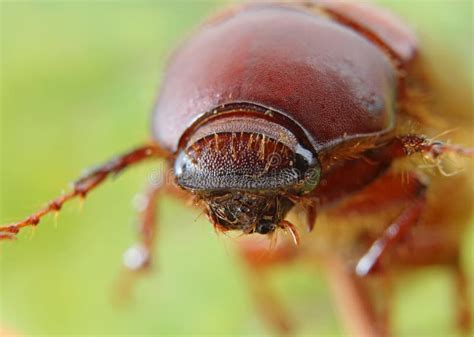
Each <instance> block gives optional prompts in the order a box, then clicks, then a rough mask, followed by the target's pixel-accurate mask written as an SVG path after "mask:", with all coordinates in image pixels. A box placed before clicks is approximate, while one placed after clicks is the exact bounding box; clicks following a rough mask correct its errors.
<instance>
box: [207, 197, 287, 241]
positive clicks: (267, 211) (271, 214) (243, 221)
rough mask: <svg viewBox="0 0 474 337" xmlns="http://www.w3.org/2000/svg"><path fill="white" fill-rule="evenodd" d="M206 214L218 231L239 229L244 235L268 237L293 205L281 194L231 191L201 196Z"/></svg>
mask: <svg viewBox="0 0 474 337" xmlns="http://www.w3.org/2000/svg"><path fill="white" fill-rule="evenodd" d="M202 200H203V201H204V202H205V203H206V206H207V214H208V217H209V219H210V221H211V222H212V223H213V225H214V227H215V228H216V229H218V230H219V231H227V230H240V231H242V232H243V233H244V234H252V233H259V234H270V233H272V232H274V231H275V229H277V228H278V227H279V226H278V224H279V223H280V222H281V221H282V219H283V218H284V216H285V215H286V213H287V212H288V211H289V210H290V208H291V207H292V206H293V203H292V202H291V201H289V200H288V199H287V198H285V197H283V196H280V195H259V194H255V193H251V192H245V191H232V192H226V193H223V194H219V195H208V196H203V197H202Z"/></svg>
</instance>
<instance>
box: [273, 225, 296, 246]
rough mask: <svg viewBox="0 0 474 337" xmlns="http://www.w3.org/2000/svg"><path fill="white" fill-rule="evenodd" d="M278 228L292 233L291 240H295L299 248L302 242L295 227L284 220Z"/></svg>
mask: <svg viewBox="0 0 474 337" xmlns="http://www.w3.org/2000/svg"><path fill="white" fill-rule="evenodd" d="M278 226H279V227H280V228H283V229H284V230H286V231H287V232H288V233H290V235H291V238H292V239H293V242H294V243H295V246H298V245H299V244H300V242H301V239H300V234H299V233H298V230H297V229H296V226H295V225H293V224H292V223H291V222H289V221H286V220H282V221H281V222H280V224H279V225H278Z"/></svg>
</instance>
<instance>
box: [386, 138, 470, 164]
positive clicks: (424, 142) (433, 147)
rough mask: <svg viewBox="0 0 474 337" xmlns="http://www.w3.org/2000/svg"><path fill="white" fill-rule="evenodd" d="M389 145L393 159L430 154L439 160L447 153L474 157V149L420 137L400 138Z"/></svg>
mask: <svg viewBox="0 0 474 337" xmlns="http://www.w3.org/2000/svg"><path fill="white" fill-rule="evenodd" d="M388 145H389V149H390V150H391V151H392V154H393V157H404V156H410V155H412V154H415V153H424V154H428V155H430V156H431V157H433V158H437V157H439V156H440V155H442V154H445V153H454V154H457V155H460V156H465V157H472V156H474V148H469V147H464V146H462V145H458V144H447V143H444V142H441V141H437V140H431V139H429V138H427V137H425V136H420V135H404V136H398V137H395V138H394V139H392V140H391V141H390V142H389V144H388Z"/></svg>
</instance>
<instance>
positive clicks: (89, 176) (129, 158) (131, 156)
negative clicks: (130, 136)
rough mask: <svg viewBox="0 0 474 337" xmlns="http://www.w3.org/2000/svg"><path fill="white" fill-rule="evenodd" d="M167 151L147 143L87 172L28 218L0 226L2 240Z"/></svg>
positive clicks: (163, 154) (37, 222) (10, 237)
mask: <svg viewBox="0 0 474 337" xmlns="http://www.w3.org/2000/svg"><path fill="white" fill-rule="evenodd" d="M165 156H166V153H165V152H164V151H163V150H162V149H161V148H159V147H158V146H157V145H155V144H150V145H145V146H142V147H139V148H136V149H134V150H132V151H130V152H127V153H125V154H123V155H121V156H118V157H116V158H114V159H112V160H110V161H108V162H106V163H104V164H102V165H100V166H98V167H96V168H94V169H92V170H91V171H89V172H87V173H86V174H85V175H84V176H82V177H81V178H79V179H78V180H76V181H75V182H74V184H73V188H72V190H71V191H70V192H68V193H66V194H64V195H62V196H60V197H58V198H56V199H54V200H52V201H50V202H49V203H48V205H47V206H45V207H44V208H42V209H40V210H39V211H37V212H36V213H33V214H32V215H30V216H29V217H28V218H26V219H24V220H22V221H19V222H16V223H12V224H9V225H4V226H0V240H5V239H14V238H15V236H16V234H18V233H19V232H20V231H21V229H22V228H25V227H28V226H37V225H38V224H39V222H40V220H41V218H42V217H44V216H45V215H47V214H49V213H52V212H59V211H60V210H61V208H62V206H63V205H64V204H65V203H66V202H68V201H69V200H72V199H74V198H85V197H86V195H87V194H88V193H89V192H91V191H92V190H93V189H95V188H96V187H97V186H99V185H100V184H101V183H103V182H104V181H105V179H106V178H107V177H109V176H110V175H117V174H119V173H120V172H122V171H123V170H124V169H125V168H127V167H129V166H131V165H134V164H137V163H139V162H142V161H144V160H146V159H149V158H163V157H165Z"/></svg>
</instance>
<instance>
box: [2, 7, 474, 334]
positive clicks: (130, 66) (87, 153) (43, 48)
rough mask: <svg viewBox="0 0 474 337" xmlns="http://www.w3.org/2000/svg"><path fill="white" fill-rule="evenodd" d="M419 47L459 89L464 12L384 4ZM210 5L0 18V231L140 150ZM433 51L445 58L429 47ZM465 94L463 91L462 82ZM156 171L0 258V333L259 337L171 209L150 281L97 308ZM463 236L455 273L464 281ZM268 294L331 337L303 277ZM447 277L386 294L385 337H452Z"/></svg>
mask: <svg viewBox="0 0 474 337" xmlns="http://www.w3.org/2000/svg"><path fill="white" fill-rule="evenodd" d="M383 3H384V4H386V5H387V6H388V7H390V8H393V10H394V11H396V12H398V13H400V14H401V15H402V16H404V17H405V18H406V20H407V21H409V22H412V23H414V25H415V26H417V27H418V28H419V30H420V31H421V37H422V40H423V41H424V42H426V43H428V44H433V45H436V44H437V45H439V46H443V48H446V49H449V50H451V51H452V53H453V54H456V55H457V56H458V62H460V63H461V64H462V66H463V67H465V69H467V70H468V71H467V73H468V74H469V76H470V77H471V80H472V56H473V49H472V48H473V45H472V41H473V25H472V11H473V7H472V2H470V1H465V2H462V1H452V2H434V1H419V2H416V1H415V2H414V1H406V2H404V1H403V2H400V1H383ZM224 4H225V3H224V2H217V1H175V2H172V1H169V2H166V1H153V2H152V1H2V2H1V53H0V57H1V68H0V71H1V83H0V84H1V158H0V160H1V182H0V184H1V185H0V188H1V195H0V197H1V203H0V205H1V217H0V223H5V222H10V221H13V220H16V219H19V218H22V217H24V216H25V215H27V214H29V213H30V212H31V211H33V210H36V209H37V208H38V207H41V206H42V205H43V203H44V202H45V201H47V200H49V199H50V198H52V197H54V196H56V195H57V194H58V193H59V192H60V191H61V190H62V189H64V188H65V187H67V182H69V181H71V180H73V179H74V178H75V177H77V175H79V174H80V172H81V170H82V169H83V168H86V167H89V166H91V165H93V164H96V163H99V162H102V161H103V160H104V159H107V158H109V157H110V156H111V155H112V154H115V153H119V152H122V151H124V150H126V149H129V148H131V147H133V146H135V145H137V144H139V143H142V142H143V141H144V140H146V139H148V138H149V136H150V134H149V129H150V127H149V120H150V111H151V108H152V105H153V102H154V100H155V97H156V94H157V90H158V87H159V82H160V78H161V76H162V73H163V69H164V65H165V61H166V59H167V57H168V55H169V54H170V51H171V50H172V48H173V47H174V46H176V45H177V43H178V42H179V41H180V40H182V39H183V38H184V37H185V36H187V34H188V33H189V32H190V31H192V29H193V27H195V26H196V25H198V24H199V23H200V22H202V21H203V19H204V18H205V17H206V16H207V15H208V14H209V13H211V12H213V11H215V10H216V8H218V7H220V6H222V5H224ZM444 46H445V47H444ZM471 83H472V82H471ZM154 167H155V166H154V165H153V164H146V165H142V166H140V167H137V168H134V169H133V170H130V171H129V172H127V173H126V174H124V175H123V176H122V177H120V179H118V180H116V181H114V182H109V183H107V184H105V185H104V186H102V187H101V188H100V189H99V190H97V191H96V192H94V193H92V194H91V195H90V197H89V198H88V199H87V201H86V203H85V205H84V210H83V211H82V212H80V211H79V203H78V202H73V203H71V204H69V205H68V206H67V207H65V208H64V210H63V212H62V213H61V215H60V218H59V226H58V228H55V226H54V222H53V220H52V217H48V218H47V219H46V220H45V221H43V222H42V223H41V226H40V227H39V228H38V229H37V230H36V233H35V235H34V236H33V237H32V236H31V231H30V230H25V231H24V233H22V234H21V235H20V238H19V240H17V241H16V242H6V243H3V242H2V243H1V245H0V263H1V264H0V268H1V270H0V282H1V283H0V326H4V327H5V328H8V329H10V330H12V331H16V332H19V333H22V334H23V335H33V334H35V335H45V336H46V335H47V336H52V335H66V334H69V335H70V334H75V335H82V334H86V335H90V336H99V335H106V334H109V335H110V334H124V335H130V336H132V335H133V336H135V335H140V334H159V335H167V334H169V335H175V334H176V335H178V334H183V335H192V334H203V335H211V334H218V335H243V334H248V335H262V334H268V333H269V330H268V329H267V328H266V327H265V326H264V325H263V324H262V323H261V322H260V321H259V319H258V317H257V316H256V314H255V311H254V310H253V307H252V305H251V299H250V297H249V294H248V292H247V291H246V284H245V279H244V277H243V276H242V274H241V273H240V271H241V270H240V269H241V267H240V266H239V264H238V261H237V259H236V258H235V256H234V254H233V252H232V249H230V247H231V245H230V244H229V243H228V242H226V239H225V238H221V237H217V236H216V235H215V234H214V231H213V229H212V228H211V226H210V225H209V224H208V222H207V221H206V219H205V218H204V217H199V218H198V219H197V220H196V217H197V216H198V213H197V212H196V211H193V210H191V209H187V208H185V206H183V205H182V204H181V203H180V202H178V201H175V200H172V199H171V198H165V199H164V200H163V201H162V202H160V204H159V206H158V209H159V211H160V223H161V224H162V225H161V227H160V231H159V247H158V248H157V250H156V253H157V268H156V270H155V272H154V273H153V274H152V275H151V277H149V278H147V279H145V280H143V281H142V282H140V283H139V284H138V286H137V289H136V291H135V294H134V301H132V303H130V304H129V305H128V306H126V307H118V306H116V305H114V304H113V303H112V300H111V298H112V292H113V287H112V285H113V284H114V282H115V280H116V276H117V274H118V271H119V270H120V264H121V257H122V253H123V251H124V250H125V249H126V248H127V247H128V246H129V245H130V244H132V243H133V242H134V240H135V231H134V229H133V223H134V220H135V216H134V210H133V208H132V205H131V199H132V197H133V196H134V195H135V193H136V192H137V191H139V190H140V189H141V188H142V187H143V186H144V185H145V182H146V181H147V177H149V175H150V172H152V171H153V168H154ZM473 244H474V235H473V231H472V229H470V230H469V234H468V235H467V236H466V240H465V250H464V257H465V263H466V265H467V267H468V269H469V273H470V276H471V279H472V275H473V267H472V264H473V262H474V257H473V248H472V247H473ZM273 276H274V277H273V278H272V286H273V287H274V288H275V289H276V290H277V291H278V293H279V295H280V296H281V297H282V299H283V300H284V301H285V303H287V305H288V308H289V311H290V313H291V315H292V317H294V319H295V321H296V322H298V324H299V326H300V329H299V330H298V334H300V335H318V336H339V335H341V334H342V330H341V329H340V327H339V323H338V320H337V316H336V314H335V313H334V311H333V309H332V305H331V301H330V296H329V293H328V290H327V286H326V285H325V284H324V282H323V278H322V276H321V275H319V274H318V273H317V272H315V271H314V270H308V269H307V268H305V266H303V265H291V266H289V267H287V268H278V269H276V270H275V271H274V273H273ZM450 285H451V283H450V278H449V275H448V274H447V273H446V271H444V270H441V269H436V268H431V269H427V270H425V271H422V272H419V273H416V275H413V276H409V277H405V278H403V279H402V280H401V282H400V283H398V285H397V296H396V301H395V312H394V321H395V329H396V335H397V336H421V335H423V336H447V335H449V334H451V333H452V332H453V330H452V320H453V314H454V313H453V312H452V310H451V308H452V307H453V304H452V296H451V295H452V289H451V288H450ZM0 333H1V332H0Z"/></svg>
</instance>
